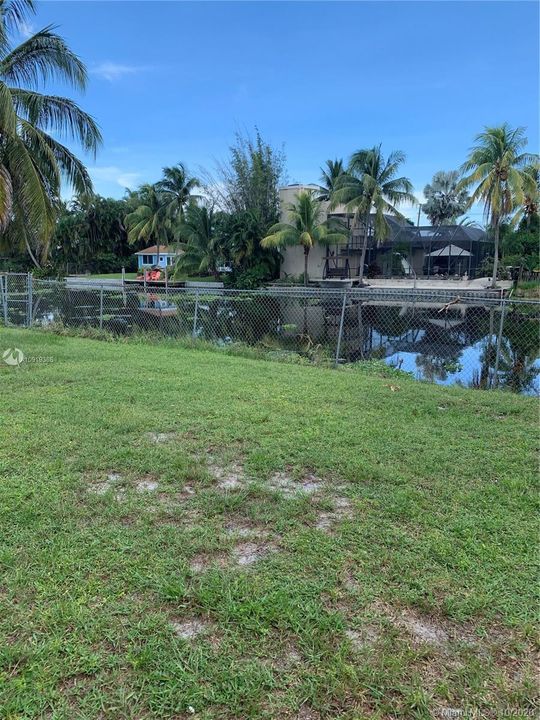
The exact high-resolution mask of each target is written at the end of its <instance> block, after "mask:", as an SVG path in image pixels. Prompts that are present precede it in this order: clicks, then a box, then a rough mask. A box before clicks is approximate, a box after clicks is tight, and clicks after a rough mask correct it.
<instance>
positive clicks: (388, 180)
mask: <svg viewBox="0 0 540 720" xmlns="http://www.w3.org/2000/svg"><path fill="white" fill-rule="evenodd" d="M403 162H405V154H404V153H402V152H401V151H400V150H394V151H393V152H391V153H390V155H389V156H388V158H387V159H385V158H384V156H383V154H382V151H381V145H376V146H375V147H373V148H370V149H368V150H358V152H356V153H354V155H353V156H352V157H351V159H350V161H349V166H348V168H347V172H346V173H344V174H343V175H342V176H341V177H340V178H339V179H338V180H337V183H336V189H335V190H334V192H333V193H332V200H331V207H334V208H335V207H336V206H337V205H341V204H343V205H345V208H346V210H348V211H349V212H353V213H354V225H355V226H356V227H358V226H359V224H360V218H361V217H362V218H363V221H364V228H365V229H364V240H363V243H362V254H361V257H360V268H359V280H360V284H362V278H363V276H364V263H365V260H366V250H367V243H368V234H369V226H370V215H371V212H372V210H374V212H375V217H374V222H373V229H374V233H375V239H376V240H377V242H378V243H382V242H383V241H384V240H385V238H386V236H387V234H388V223H387V222H386V218H385V213H388V214H390V215H394V216H396V217H398V218H401V219H404V217H403V215H402V214H401V213H400V212H399V211H398V209H397V206H398V205H400V204H402V203H410V204H411V205H414V204H416V198H415V197H414V195H413V186H412V183H411V181H410V180H409V179H408V178H406V177H403V176H400V177H397V175H398V171H399V167H400V165H401V164H402V163H403Z"/></svg>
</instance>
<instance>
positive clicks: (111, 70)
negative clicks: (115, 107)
mask: <svg viewBox="0 0 540 720" xmlns="http://www.w3.org/2000/svg"><path fill="white" fill-rule="evenodd" d="M144 69H145V68H143V67H137V66H136V65H123V64H122V63H115V62H110V61H105V62H102V63H100V64H99V65H96V66H94V67H93V68H91V69H90V72H91V73H92V74H93V75H97V76H98V77H101V78H103V79H104V80H108V81H109V82H115V81H116V80H121V79H122V78H123V77H125V76H126V75H135V74H136V73H139V72H141V71H142V70H144Z"/></svg>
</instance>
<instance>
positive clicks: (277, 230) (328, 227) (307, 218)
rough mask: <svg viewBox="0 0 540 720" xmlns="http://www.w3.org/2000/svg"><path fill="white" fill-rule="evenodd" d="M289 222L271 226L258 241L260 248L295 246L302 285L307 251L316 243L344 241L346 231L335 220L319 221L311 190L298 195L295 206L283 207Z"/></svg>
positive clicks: (320, 214) (319, 211)
mask: <svg viewBox="0 0 540 720" xmlns="http://www.w3.org/2000/svg"><path fill="white" fill-rule="evenodd" d="M286 209H287V212H288V214H289V218H290V222H288V223H277V224H276V225H273V226H272V227H271V228H270V229H269V231H268V235H267V236H266V237H265V238H263V239H262V240H261V246H262V247H264V248H280V247H283V246H284V245H299V246H300V247H302V248H303V249H304V285H307V284H308V259H309V251H310V250H311V248H312V247H313V246H314V245H315V244H317V243H323V244H325V245H330V244H331V243H339V242H345V241H346V240H347V231H346V229H345V228H344V227H343V225H342V224H341V223H339V222H338V221H337V220H323V218H324V213H323V210H322V207H321V203H320V201H319V200H318V199H317V198H316V197H315V195H314V193H313V192H311V191H307V190H306V191H304V192H300V193H298V195H297V196H296V203H292V204H291V205H289V206H288V207H287V208H286Z"/></svg>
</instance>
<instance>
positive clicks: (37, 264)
mask: <svg viewBox="0 0 540 720" xmlns="http://www.w3.org/2000/svg"><path fill="white" fill-rule="evenodd" d="M24 242H25V244H26V250H27V252H28V254H29V255H30V258H31V259H32V262H33V263H34V265H35V266H36V267H37V269H38V270H41V265H40V264H39V262H38V261H37V260H36V256H35V255H34V253H33V252H32V248H31V247H30V243H29V242H28V237H27V236H26V234H25V236H24Z"/></svg>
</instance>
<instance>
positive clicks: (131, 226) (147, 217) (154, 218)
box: [126, 185, 171, 265]
mask: <svg viewBox="0 0 540 720" xmlns="http://www.w3.org/2000/svg"><path fill="white" fill-rule="evenodd" d="M139 197H140V205H139V206H138V207H137V208H136V209H135V210H134V211H133V212H131V213H129V214H128V215H126V226H127V228H128V242H130V243H132V244H133V243H136V242H138V241H139V240H144V241H145V242H149V243H150V242H154V243H155V244H156V250H157V253H156V254H157V259H158V265H159V252H160V248H161V246H162V245H166V244H167V243H168V240H169V230H170V224H171V221H170V218H169V217H168V215H167V206H166V205H165V203H164V200H163V196H162V195H161V194H160V193H159V192H158V191H157V190H156V186H155V185H142V186H141V188H140V189H139Z"/></svg>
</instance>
